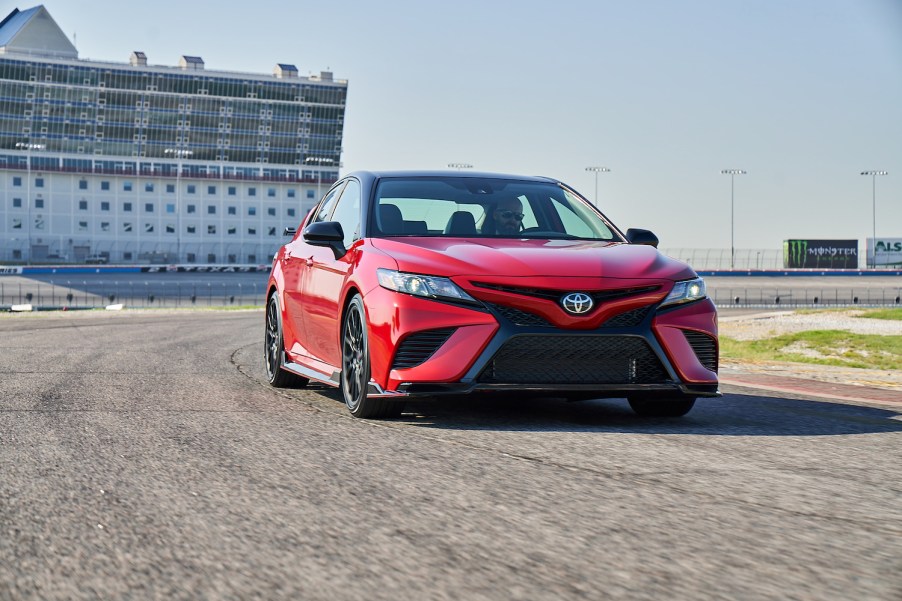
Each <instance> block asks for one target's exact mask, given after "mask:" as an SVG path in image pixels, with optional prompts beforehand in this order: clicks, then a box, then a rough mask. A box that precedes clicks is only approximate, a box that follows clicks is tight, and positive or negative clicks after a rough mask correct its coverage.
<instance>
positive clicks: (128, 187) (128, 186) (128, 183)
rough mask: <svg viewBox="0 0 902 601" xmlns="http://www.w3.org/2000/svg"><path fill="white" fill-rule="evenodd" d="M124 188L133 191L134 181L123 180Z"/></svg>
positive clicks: (126, 190)
mask: <svg viewBox="0 0 902 601" xmlns="http://www.w3.org/2000/svg"><path fill="white" fill-rule="evenodd" d="M122 189H123V190H124V191H125V192H131V191H132V183H131V182H122Z"/></svg>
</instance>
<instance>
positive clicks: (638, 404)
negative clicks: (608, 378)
mask: <svg viewBox="0 0 902 601" xmlns="http://www.w3.org/2000/svg"><path fill="white" fill-rule="evenodd" d="M629 403H630V407H632V409H633V411H635V412H636V413H637V414H639V415H641V416H642V417H682V416H684V415H686V414H687V413H689V411H690V410H691V409H692V407H693V406H694V405H695V397H691V396H690V397H687V396H682V395H658V396H653V397H651V396H649V397H646V396H642V397H630V399H629Z"/></svg>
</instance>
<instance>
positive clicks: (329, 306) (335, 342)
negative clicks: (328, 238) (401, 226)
mask: <svg viewBox="0 0 902 601" xmlns="http://www.w3.org/2000/svg"><path fill="white" fill-rule="evenodd" d="M360 203H361V199H360V183H359V182H358V181H357V180H355V179H349V180H347V185H346V186H345V187H344V189H343V190H342V192H341V196H340V198H339V199H338V202H337V203H336V204H335V209H334V210H333V211H332V214H331V216H330V217H329V221H337V222H339V223H340V224H341V228H342V231H343V232H344V240H343V244H344V247H345V249H347V252H346V253H345V254H344V255H343V256H341V257H338V258H336V257H335V253H334V252H333V251H332V249H331V248H328V247H323V246H319V247H317V246H310V247H309V256H308V257H307V265H308V269H307V273H306V276H307V277H306V279H305V280H304V282H303V283H302V286H303V289H304V302H305V304H306V307H307V311H306V312H305V313H304V317H305V319H306V321H305V327H306V330H307V336H308V340H309V341H310V347H309V348H310V350H311V351H312V353H313V357H314V358H315V359H318V360H319V361H322V362H324V363H327V364H328V365H331V366H333V367H336V368H338V367H340V365H341V345H340V342H339V341H340V330H341V297H340V296H341V292H342V290H343V288H344V283H345V280H346V279H347V276H348V272H349V271H350V269H351V266H352V265H353V262H354V260H355V258H356V256H357V249H358V248H359V246H360V244H359V243H358V241H359V239H360V231H361V228H360V223H361V215H360V213H361V211H360V207H361V205H360Z"/></svg>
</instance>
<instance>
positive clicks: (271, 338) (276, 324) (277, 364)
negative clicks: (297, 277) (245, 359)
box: [263, 294, 310, 388]
mask: <svg viewBox="0 0 902 601" xmlns="http://www.w3.org/2000/svg"><path fill="white" fill-rule="evenodd" d="M284 359H285V343H284V342H283V338H282V311H281V309H280V308H279V299H278V297H277V296H276V295H275V294H273V295H272V296H271V297H270V298H269V302H268V303H266V335H265V336H264V338H263V363H264V365H266V376H267V378H268V379H269V383H270V384H271V385H273V386H275V387H276V388H301V387H302V386H306V385H307V383H308V382H309V381H310V380H308V379H307V378H302V377H301V376H298V375H295V374H293V373H291V372H288V371H285V370H284V369H282V365H283V364H284V363H285V360H284Z"/></svg>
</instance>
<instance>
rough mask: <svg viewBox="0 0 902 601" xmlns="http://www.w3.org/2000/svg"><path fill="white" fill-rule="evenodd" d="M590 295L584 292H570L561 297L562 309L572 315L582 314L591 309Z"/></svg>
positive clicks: (592, 303)
mask: <svg viewBox="0 0 902 601" xmlns="http://www.w3.org/2000/svg"><path fill="white" fill-rule="evenodd" d="M594 304H595V303H594V302H592V297H591V296H589V295H588V294H585V293H584V292H571V293H570V294H567V295H565V296H564V297H563V298H562V299H561V306H562V307H563V308H564V311H566V312H567V313H570V314H572V315H582V314H583V313H588V312H589V311H591V310H592V306H593V305H594Z"/></svg>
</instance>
